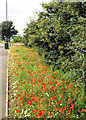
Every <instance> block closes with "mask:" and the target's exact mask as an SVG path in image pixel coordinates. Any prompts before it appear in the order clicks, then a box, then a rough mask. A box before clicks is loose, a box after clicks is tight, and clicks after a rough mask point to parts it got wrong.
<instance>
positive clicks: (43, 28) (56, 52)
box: [24, 2, 86, 70]
mask: <svg viewBox="0 0 86 120" xmlns="http://www.w3.org/2000/svg"><path fill="white" fill-rule="evenodd" d="M42 7H43V9H44V11H42V12H40V13H39V14H38V19H37V20H32V21H31V22H30V23H29V24H27V28H26V29H25V31H24V33H25V35H24V39H25V43H26V45H28V46H31V47H34V46H35V47H37V48H38V52H39V54H40V55H43V56H44V57H45V60H46V62H47V64H53V65H55V66H57V68H58V69H59V68H63V69H64V70H67V69H70V68H71V69H73V68H76V69H77V68H80V66H82V64H83V60H84V55H83V53H82V52H80V51H79V50H78V48H80V49H83V48H84V49H85V44H86V27H85V26H86V2H55V3H54V2H50V3H48V4H47V3H46V4H45V3H43V4H42Z"/></svg>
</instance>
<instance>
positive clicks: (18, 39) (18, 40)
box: [14, 35, 23, 43]
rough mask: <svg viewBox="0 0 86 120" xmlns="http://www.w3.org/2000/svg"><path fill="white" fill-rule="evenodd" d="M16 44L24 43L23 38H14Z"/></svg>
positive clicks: (19, 36)
mask: <svg viewBox="0 0 86 120" xmlns="http://www.w3.org/2000/svg"><path fill="white" fill-rule="evenodd" d="M14 42H15V43H16V42H23V37H22V36H21V35H18V36H15V37H14Z"/></svg>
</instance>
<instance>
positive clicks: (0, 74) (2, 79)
mask: <svg viewBox="0 0 86 120" xmlns="http://www.w3.org/2000/svg"><path fill="white" fill-rule="evenodd" d="M7 62H8V49H5V47H4V44H3V43H0V120H1V119H2V118H5V117H6V114H7V110H6V86H7V64H8V63H7Z"/></svg>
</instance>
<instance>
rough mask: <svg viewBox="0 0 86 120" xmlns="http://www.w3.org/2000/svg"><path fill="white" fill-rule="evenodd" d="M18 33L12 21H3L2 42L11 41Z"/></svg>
mask: <svg viewBox="0 0 86 120" xmlns="http://www.w3.org/2000/svg"><path fill="white" fill-rule="evenodd" d="M17 33H18V31H17V30H16V29H15V26H14V25H13V22H12V21H3V22H2V40H5V39H6V38H7V40H9V39H10V37H12V36H13V35H16V34H17Z"/></svg>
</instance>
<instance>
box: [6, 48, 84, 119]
mask: <svg viewBox="0 0 86 120" xmlns="http://www.w3.org/2000/svg"><path fill="white" fill-rule="evenodd" d="M52 69H53V66H50V67H49V66H47V65H46V64H45V60H44V58H43V57H40V56H39V55H38V53H37V51H36V50H33V49H31V48H25V47H24V46H15V47H10V49H9V75H8V76H9V118H18V119H19V118H33V119H34V118H43V119H46V118H52V119H60V118H61V119H64V120H65V119H69V118H71V119H78V118H79V119H84V117H85V113H86V107H85V106H84V85H83V83H78V82H77V81H75V80H74V79H73V77H72V75H73V71H70V72H67V73H68V74H67V73H66V74H64V73H63V72H62V70H56V71H53V70H52Z"/></svg>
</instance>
